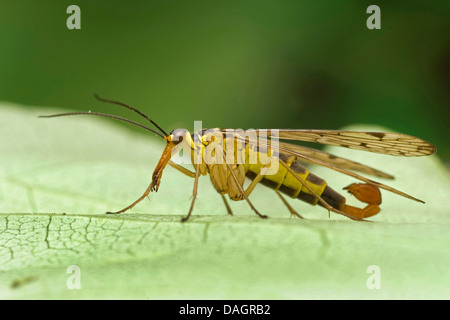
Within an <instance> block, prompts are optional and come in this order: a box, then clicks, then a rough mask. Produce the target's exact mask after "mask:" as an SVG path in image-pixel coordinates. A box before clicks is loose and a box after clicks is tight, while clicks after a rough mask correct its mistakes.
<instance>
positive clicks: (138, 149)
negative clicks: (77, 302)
mask: <svg viewBox="0 0 450 320" xmlns="http://www.w3.org/2000/svg"><path fill="white" fill-rule="evenodd" d="M59 111H60V110H51V109H47V110H43V109H36V110H34V109H33V108H23V107H21V106H18V105H13V104H10V103H3V104H2V105H1V108H0V136H1V144H0V151H1V155H2V156H1V158H0V212H1V214H0V298H3V299H28V298H30V299H36V298H38V299H65V298H67V299H72V298H73V299H80V298H85V299H90V298H93V299H105V298H116V299H122V298H137V299H141V298H142V299H143V298H145V299H147V298H150V299H167V298H188V299H197V298H198V299H216V298H223V299H300V298H313V299H314V298H330V299H334V298H339V299H341V298H358V299H360V298H362V299H386V298H396V299H403V298H413V299H416V298H449V297H450V289H449V287H448V285H447V284H448V283H449V280H450V271H449V268H448V265H449V262H450V259H449V257H450V254H449V253H450V252H449V246H448V244H449V243H450V239H449V238H450V235H449V232H448V230H449V224H450V217H449V208H450V206H449V202H448V199H447V198H448V195H449V194H450V193H449V191H450V182H449V176H448V173H447V171H446V170H445V167H444V166H443V165H442V163H441V162H440V161H439V158H438V157H437V156H432V157H423V158H397V157H390V156H383V155H377V154H372V153H365V152H357V151H353V150H346V149H343V148H330V149H329V150H331V151H332V152H335V153H337V154H339V155H341V156H344V157H349V158H351V159H354V160H357V161H360V162H364V163H367V164H369V165H372V166H374V167H377V168H380V169H382V170H385V171H387V172H389V173H392V174H394V175H395V176H396V180H394V181H382V182H384V183H388V184H390V185H392V186H393V187H396V188H398V189H400V190H402V191H404V192H407V193H410V194H412V195H413V196H416V197H418V198H421V199H423V200H424V201H425V202H426V204H425V205H424V204H420V203H416V202H413V201H410V200H408V199H405V198H402V197H399V196H397V195H394V194H389V193H388V192H384V191H383V204H382V211H381V213H380V214H379V215H377V216H375V217H373V219H371V220H372V221H374V222H372V223H370V222H355V221H351V220H348V219H345V218H344V217H341V216H338V215H336V214H333V213H332V214H331V216H330V217H328V213H327V211H326V210H324V209H323V208H320V207H313V206H309V205H308V204H305V203H302V202H300V201H297V200H290V203H291V204H292V205H293V206H294V207H295V209H296V210H297V211H298V212H299V213H301V214H302V215H303V216H305V217H307V218H308V219H306V220H300V219H294V218H290V216H289V212H288V210H287V209H286V208H285V207H284V206H283V204H282V203H281V201H280V200H279V199H278V198H277V196H276V194H275V193H274V192H273V191H272V190H269V189H266V188H264V187H263V186H258V187H257V188H256V189H255V192H254V193H253V194H252V196H251V200H252V202H253V203H254V204H255V206H256V207H257V208H258V209H259V210H260V211H261V212H262V213H264V214H268V215H269V217H270V218H269V219H267V220H262V219H259V218H257V217H256V216H255V215H254V213H253V212H252V211H251V210H250V209H249V208H248V206H247V204H246V203H245V201H241V202H238V203H236V202H233V203H231V206H232V208H233V210H234V213H235V215H234V216H228V215H227V214H226V210H225V207H224V206H223V204H222V200H221V199H220V196H219V195H218V194H217V193H216V192H215V191H214V190H213V189H212V186H211V183H210V182H209V181H208V180H209V178H208V177H202V178H201V180H200V185H199V196H198V199H197V202H196V205H195V209H194V214H193V216H192V219H191V220H190V221H189V222H187V223H184V224H183V223H180V218H181V217H182V216H184V215H185V214H186V213H187V210H188V207H189V204H190V196H191V193H192V182H193V181H192V179H190V178H189V177H186V176H184V175H182V174H180V173H179V172H177V171H176V170H173V169H172V168H170V167H169V168H167V169H166V170H165V172H164V175H163V179H162V184H161V187H160V189H159V191H158V193H152V194H150V201H148V200H145V201H143V202H142V203H140V204H139V205H138V206H136V207H135V208H133V210H130V213H126V214H121V215H106V214H105V212H106V211H113V210H118V209H121V208H122V207H124V206H126V205H128V204H129V203H131V202H132V201H134V200H135V199H136V198H137V197H139V196H140V195H141V194H142V193H143V191H144V190H145V188H146V187H147V185H148V183H149V182H150V177H151V174H152V171H153V169H154V167H155V165H156V163H157V161H158V159H159V157H160V154H161V152H162V149H163V147H164V141H162V139H160V138H158V137H156V136H152V135H150V136H148V135H138V134H136V133H134V132H133V131H131V130H128V129H126V128H124V127H122V126H119V125H117V124H116V123H114V122H113V121H109V120H105V119H101V118H94V117H73V118H58V119H38V118H37V115H38V114H49V113H55V112H59ZM359 128H361V127H359ZM371 129H372V130H373V129H374V128H371ZM378 129H380V128H378ZM311 170H312V171H313V172H314V173H315V174H317V175H319V176H321V177H323V178H325V179H326V180H327V181H328V183H329V184H330V185H331V186H332V187H333V188H335V189H336V190H340V189H341V188H342V187H345V186H346V185H348V184H350V183H352V182H355V181H354V179H352V178H350V177H347V176H344V175H342V174H337V173H336V172H333V171H331V170H329V169H326V168H322V167H314V168H312V169H311ZM349 201H350V202H351V203H354V204H356V205H359V206H360V204H358V203H357V202H356V201H355V199H353V198H351V197H350V198H349ZM70 266H78V267H79V272H80V273H79V275H80V277H79V279H80V285H81V288H80V289H70V288H71V285H70V284H71V283H72V282H71V280H72V279H73V277H74V276H75V273H72V271H71V269H70ZM371 266H376V268H378V269H375V270H379V272H380V274H379V276H380V277H379V278H377V279H379V280H380V282H379V284H380V288H379V289H370V288H369V287H370V284H371V283H373V282H372V280H373V279H374V276H376V275H377V273H376V272H378V271H376V272H375V273H372V272H373V271H372V269H371ZM68 282H69V284H68ZM368 283H369V286H368Z"/></svg>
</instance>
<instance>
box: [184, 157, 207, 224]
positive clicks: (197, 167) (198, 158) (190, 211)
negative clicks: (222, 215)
mask: <svg viewBox="0 0 450 320" xmlns="http://www.w3.org/2000/svg"><path fill="white" fill-rule="evenodd" d="M201 157H202V154H201V152H199V153H198V156H197V164H196V165H195V180H194V190H192V201H191V207H190V208H189V212H188V214H187V216H186V217H184V218H183V219H181V222H186V221H188V219H189V217H190V216H191V213H192V210H193V209H194V203H195V199H196V198H197V187H198V177H199V176H200V163H201V160H202V158H201Z"/></svg>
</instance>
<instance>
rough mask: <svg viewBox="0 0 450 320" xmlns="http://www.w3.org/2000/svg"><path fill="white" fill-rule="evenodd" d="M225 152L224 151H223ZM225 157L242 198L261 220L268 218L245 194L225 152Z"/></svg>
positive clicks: (223, 153)
mask: <svg viewBox="0 0 450 320" xmlns="http://www.w3.org/2000/svg"><path fill="white" fill-rule="evenodd" d="M222 151H223V150H222ZM222 155H223V160H224V161H225V163H226V165H227V168H228V170H229V171H230V174H231V177H232V178H233V180H234V182H235V183H236V185H237V186H238V188H239V191H240V192H241V194H242V196H243V197H244V198H245V200H246V201H247V203H248V204H249V206H250V208H252V210H253V211H254V212H255V213H256V214H257V215H258V216H259V217H260V218H264V219H265V218H267V216H266V215H263V214H261V213H259V211H258V210H256V208H255V206H254V205H253V204H252V202H251V201H250V199H249V198H248V196H247V193H246V192H245V190H244V189H243V188H242V186H241V184H240V183H239V181H238V179H237V177H236V174H235V173H234V171H233V169H232V168H231V166H230V164H229V163H227V159H226V155H225V151H223V152H222Z"/></svg>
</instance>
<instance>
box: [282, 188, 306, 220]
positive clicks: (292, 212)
mask: <svg viewBox="0 0 450 320" xmlns="http://www.w3.org/2000/svg"><path fill="white" fill-rule="evenodd" d="M275 192H276V193H277V195H278V196H279V197H280V199H281V201H283V203H284V204H285V205H286V207H287V208H288V209H289V211H290V212H291V214H292V215H294V216H296V217H298V218H300V219H304V218H303V217H302V216H301V215H300V214H298V213H297V211H295V210H294V208H292V206H291V205H290V204H289V202H287V201H286V199H285V198H284V197H283V195H282V194H281V192H280V191H278V190H275Z"/></svg>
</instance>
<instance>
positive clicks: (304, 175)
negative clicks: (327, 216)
mask: <svg viewBox="0 0 450 320" xmlns="http://www.w3.org/2000/svg"><path fill="white" fill-rule="evenodd" d="M279 158H280V159H281V160H283V161H284V162H286V164H287V165H288V166H289V167H290V168H291V169H292V170H293V171H295V172H296V173H297V175H298V177H300V179H302V180H303V181H305V182H306V184H308V186H309V187H311V189H312V190H314V192H315V193H317V194H318V195H319V196H320V197H321V198H322V199H323V200H325V201H326V202H327V203H328V204H329V205H331V206H332V207H333V208H335V209H338V210H340V209H342V207H343V205H344V204H345V198H344V197H343V196H342V195H340V194H339V193H337V192H336V191H334V190H333V189H332V188H331V187H329V186H328V185H327V183H326V182H325V180H323V179H321V178H319V177H318V176H316V175H314V174H312V173H311V172H309V170H308V169H306V168H305V167H304V166H302V165H301V164H300V163H298V162H297V161H295V160H296V157H295V156H292V155H288V154H285V153H280V154H279ZM261 168H262V166H261V165H260V164H254V165H250V166H249V167H248V170H247V172H246V176H247V177H248V178H250V179H254V178H255V177H256V175H257V174H258V173H259V172H260V170H261ZM261 183H262V184H263V185H265V186H267V187H269V188H272V189H275V190H279V191H281V192H282V193H284V194H286V195H288V196H289V197H291V198H297V199H299V200H302V201H305V202H308V203H309V204H312V205H316V204H317V203H318V199H317V197H315V196H314V195H313V194H311V192H310V191H309V190H308V189H307V188H306V187H305V186H304V185H303V184H302V183H301V182H300V181H298V179H297V178H295V177H294V176H293V175H292V174H291V173H290V172H289V171H288V170H287V169H286V168H285V167H283V166H281V165H280V166H279V167H278V172H277V173H276V174H273V175H265V176H264V178H263V179H262V180H261ZM319 204H320V205H322V204H321V203H319Z"/></svg>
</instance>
